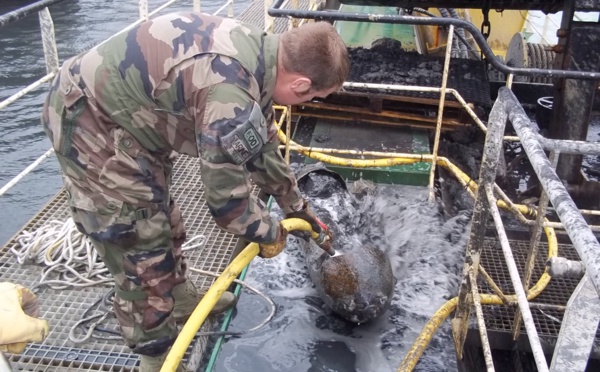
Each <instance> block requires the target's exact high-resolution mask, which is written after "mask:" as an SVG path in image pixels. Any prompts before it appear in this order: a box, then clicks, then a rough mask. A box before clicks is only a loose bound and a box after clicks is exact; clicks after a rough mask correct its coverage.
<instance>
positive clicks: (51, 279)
mask: <svg viewBox="0 0 600 372" xmlns="http://www.w3.org/2000/svg"><path fill="white" fill-rule="evenodd" d="M16 240H17V242H18V243H19V246H20V248H15V247H12V248H11V249H10V251H11V252H12V254H13V255H14V256H15V258H16V259H17V262H18V263H19V264H21V265H23V264H36V265H43V266H44V268H43V269H42V274H41V278H40V282H39V283H38V284H37V285H36V287H39V286H42V285H47V286H48V287H50V288H52V289H66V288H68V287H78V288H81V287H89V286H94V285H108V284H111V283H112V282H113V280H112V277H111V275H110V273H109V272H108V269H107V268H106V266H105V265H104V262H102V260H101V259H100V257H99V256H98V253H97V252H96V250H95V249H94V247H93V245H92V242H91V241H90V240H89V239H88V238H87V237H86V236H85V235H83V234H82V233H80V232H79V231H78V230H77V227H76V226H75V222H73V219H72V218H69V219H67V220H66V221H64V222H63V221H57V220H51V221H48V222H47V223H45V224H44V225H43V226H41V227H40V228H38V229H37V230H35V231H32V232H30V231H27V230H23V231H22V232H21V234H19V236H18V237H17V238H16ZM205 242H206V238H205V237H204V235H196V236H194V237H192V238H191V239H190V240H188V241H187V242H186V243H185V244H184V245H183V246H182V250H184V251H189V250H192V249H198V248H201V247H204V245H205Z"/></svg>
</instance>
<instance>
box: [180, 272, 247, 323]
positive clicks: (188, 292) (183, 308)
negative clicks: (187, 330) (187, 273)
mask: <svg viewBox="0 0 600 372" xmlns="http://www.w3.org/2000/svg"><path fill="white" fill-rule="evenodd" d="M203 296H204V293H201V292H200V291H199V290H198V288H197V287H196V285H195V284H194V283H193V282H192V281H191V280H190V279H188V280H186V281H185V283H181V284H179V285H177V286H175V288H173V297H174V298H175V306H174V308H173V316H174V317H175V321H176V322H178V323H182V322H185V321H186V320H187V319H188V318H189V316H190V315H191V314H192V312H193V311H194V309H195V308H196V305H198V302H200V300H201V299H202V297H203ZM236 303H237V297H236V296H235V295H234V294H233V293H231V292H224V293H223V295H221V298H219V300H218V301H217V303H216V304H215V306H214V307H213V308H212V310H211V311H210V314H211V315H212V314H220V313H222V312H225V311H227V310H229V309H231V308H232V307H234V306H235V304H236Z"/></svg>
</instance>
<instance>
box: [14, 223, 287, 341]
mask: <svg viewBox="0 0 600 372" xmlns="http://www.w3.org/2000/svg"><path fill="white" fill-rule="evenodd" d="M16 240H17V242H18V243H19V246H20V248H15V247H11V249H10V251H11V252H12V254H13V255H14V256H15V258H16V260H17V262H18V263H19V264H21V265H23V264H35V265H43V266H44V268H43V269H42V274H41V278H40V281H39V283H37V284H36V285H35V286H34V287H32V288H31V289H32V290H35V289H36V288H37V287H41V286H48V287H49V288H52V289H66V288H69V287H77V288H82V287H90V286H95V285H109V284H110V285H112V284H113V283H114V281H113V279H112V277H111V275H110V273H109V272H108V269H107V268H106V266H104V262H102V260H101V258H100V257H99V256H98V253H97V252H96V250H95V249H94V247H93V245H92V242H91V241H90V240H89V239H88V238H87V237H86V236H85V235H83V234H82V233H80V232H79V231H78V230H77V227H76V226H75V223H74V222H73V219H72V218H69V219H67V220H66V221H64V222H63V221H57V220H51V221H48V222H46V223H45V224H44V225H43V226H41V227H40V228H38V229H37V230H35V231H33V232H30V231H27V230H23V231H22V232H21V234H19V236H18V237H17V238H16ZM205 243H206V238H205V237H204V235H196V236H194V237H192V238H191V239H189V240H188V241H187V242H186V243H185V244H184V245H183V246H182V247H181V248H182V250H183V251H189V250H192V249H198V248H203V247H204V246H205ZM190 271H192V272H196V273H199V274H203V275H210V276H213V277H218V276H219V274H218V273H213V272H209V271H204V270H200V269H196V268H193V267H192V268H190ZM234 281H235V282H236V283H238V284H241V285H242V286H245V287H246V288H248V289H249V290H250V291H252V292H254V293H256V294H258V295H259V296H261V297H263V298H264V299H265V300H266V301H267V303H268V304H269V306H270V311H269V314H268V316H267V317H266V318H265V319H264V320H263V321H262V322H261V323H260V324H258V325H257V326H255V327H252V328H250V329H248V330H243V331H212V332H204V333H202V334H206V335H241V334H244V333H248V332H253V331H256V330H258V329H259V328H261V327H263V326H264V325H265V324H267V323H268V322H269V321H270V320H271V319H272V318H273V316H274V315H275V309H276V306H275V303H274V302H273V300H272V299H271V298H269V297H268V296H266V295H265V294H263V293H261V292H260V291H258V290H257V289H255V288H253V287H252V286H250V285H248V284H247V283H245V282H243V281H241V280H238V279H235V280H234ZM111 293H114V292H113V291H112V290H111V291H110V292H109V293H108V294H111ZM105 297H107V296H106V295H103V296H102V297H101V298H100V299H98V300H97V301H96V302H94V303H93V304H92V305H91V306H90V308H89V309H88V310H91V309H92V308H93V307H94V306H96V305H97V304H98V303H99V302H102V303H103V305H104V306H103V307H104V308H103V309H101V310H98V311H95V312H94V313H93V314H92V315H90V316H86V315H87V314H88V310H86V312H85V313H84V317H83V318H82V319H81V320H79V321H78V322H76V323H75V324H74V325H73V326H72V327H71V329H70V332H69V339H70V340H71V341H73V342H75V343H82V342H85V341H87V340H88V339H90V338H98V339H106V340H113V339H114V340H117V339H120V338H121V337H120V336H118V335H117V334H118V332H114V331H111V329H110V327H101V326H102V323H103V322H105V321H108V320H109V319H111V318H114V315H113V314H112V311H111V309H109V308H106V307H107V306H109V305H108V303H109V302H110V301H108V300H107V298H105ZM92 321H93V322H92ZM90 322H91V323H90ZM81 327H83V328H84V330H83V331H82V332H83V334H82V336H80V337H78V336H77V335H76V333H77V329H78V328H81ZM102 332H105V333H106V332H108V333H109V334H110V335H102V334H101V333H102Z"/></svg>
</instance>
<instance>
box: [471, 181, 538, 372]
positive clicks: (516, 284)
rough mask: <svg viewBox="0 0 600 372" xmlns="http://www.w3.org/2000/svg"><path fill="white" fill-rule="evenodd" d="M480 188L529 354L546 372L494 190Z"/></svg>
mask: <svg viewBox="0 0 600 372" xmlns="http://www.w3.org/2000/svg"><path fill="white" fill-rule="evenodd" d="M480 188H483V189H485V193H486V196H487V198H488V203H489V204H490V212H491V214H492V217H494V223H495V225H496V231H497V232H498V240H499V241H500V246H501V247H502V253H503V254H504V261H505V262H506V266H507V267H508V273H509V275H510V281H511V283H512V285H513V288H514V289H515V294H516V296H517V302H518V304H519V309H520V310H521V312H522V314H523V315H522V316H523V323H524V324H525V330H526V331H527V337H529V345H530V346H531V352H532V354H533V358H534V359H535V364H536V366H537V369H538V371H539V372H546V371H548V365H547V364H546V357H545V356H544V351H543V349H542V345H541V343H540V338H539V336H538V333H537V330H536V329H535V323H534V322H533V316H532V315H531V309H530V308H529V304H528V303H527V294H526V293H525V290H524V289H523V282H521V278H519V269H518V268H517V264H516V263H515V259H514V257H513V255H512V250H511V249H510V244H509V243H508V237H507V236H506V231H505V230H504V224H503V222H502V217H501V216H500V212H499V211H498V207H497V206H496V197H495V196H494V188H493V187H492V186H491V185H490V184H486V185H484V186H483V187H480Z"/></svg>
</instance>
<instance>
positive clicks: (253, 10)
mask: <svg viewBox="0 0 600 372" xmlns="http://www.w3.org/2000/svg"><path fill="white" fill-rule="evenodd" d="M309 6H310V4H309V1H308V0H298V10H308V8H309ZM285 8H286V9H291V6H290V5H288V6H286V7H285ZM264 17H265V7H264V0H253V1H252V2H251V3H250V5H249V6H248V7H247V8H246V9H244V11H243V12H242V13H241V14H240V15H239V16H238V17H236V18H237V19H239V20H240V21H243V22H246V23H249V24H251V25H253V26H256V27H259V28H261V29H263V30H264V29H265V19H264ZM289 27H290V20H289V19H287V18H275V25H274V30H275V33H281V32H283V31H285V30H287V29H288V28H289Z"/></svg>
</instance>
